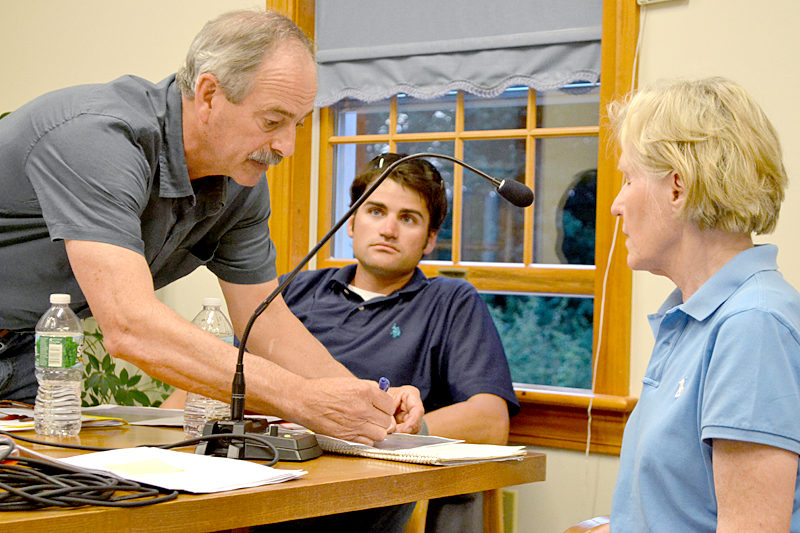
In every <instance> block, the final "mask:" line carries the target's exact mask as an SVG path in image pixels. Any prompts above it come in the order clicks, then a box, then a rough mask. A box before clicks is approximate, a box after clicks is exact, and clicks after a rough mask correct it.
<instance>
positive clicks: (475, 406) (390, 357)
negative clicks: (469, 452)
mask: <svg viewBox="0 0 800 533" xmlns="http://www.w3.org/2000/svg"><path fill="white" fill-rule="evenodd" d="M400 157H402V155H399V154H383V155H381V156H378V157H376V158H375V159H373V160H372V161H371V162H370V163H369V164H368V165H367V167H366V168H365V169H363V170H362V171H361V172H360V173H359V174H358V175H357V176H356V178H355V181H354V182H353V185H352V187H351V189H350V196H351V203H353V202H355V201H356V200H357V199H358V198H359V197H360V196H361V195H362V194H363V192H364V191H365V190H366V189H367V188H368V187H369V186H370V185H371V184H372V182H373V181H375V179H377V177H378V176H379V175H380V173H381V172H382V171H383V169H385V168H386V166H387V165H389V164H391V163H392V162H394V161H396V160H398V159H399V158H400ZM446 213H447V197H446V194H445V186H444V182H443V181H442V178H441V177H440V175H439V173H438V172H437V170H436V168H435V167H434V166H433V165H431V164H430V163H429V162H427V161H425V160H424V159H415V160H411V161H408V162H405V163H403V164H401V165H400V166H399V167H398V168H397V169H395V170H394V171H393V172H392V174H391V175H390V176H389V178H387V179H386V180H385V181H384V182H383V183H382V184H381V185H380V186H379V187H378V188H377V189H376V190H375V192H373V193H372V195H371V196H370V197H369V198H368V199H367V200H366V202H365V203H364V204H362V205H361V207H359V209H358V211H357V212H356V214H355V215H354V216H353V217H352V218H351V219H350V221H349V223H348V226H347V232H348V234H349V235H350V237H352V239H353V254H354V256H355V258H356V260H357V263H356V264H354V265H350V266H347V267H344V268H330V269H322V270H315V271H306V272H301V273H299V274H298V275H297V277H296V278H295V279H294V280H292V282H291V283H290V284H289V285H288V287H287V288H286V290H285V291H284V293H283V296H284V300H285V301H286V303H287V305H288V306H289V308H290V309H291V310H292V312H293V313H294V314H295V316H297V317H298V318H299V319H300V320H301V322H303V324H304V325H305V326H306V328H307V329H308V330H309V331H310V332H311V333H312V334H313V335H314V336H315V337H316V338H317V339H318V340H319V341H320V342H322V344H323V345H325V347H326V348H327V349H328V351H329V352H330V353H331V354H332V355H333V357H334V358H336V359H337V360H338V361H339V362H341V363H343V364H344V365H345V366H346V367H347V368H348V369H349V370H350V371H351V372H353V374H355V375H356V376H358V377H360V378H365V379H371V380H378V379H379V378H380V377H381V376H385V377H388V378H389V379H390V380H391V383H393V384H398V385H400V384H411V385H414V386H415V387H417V388H418V389H419V390H420V392H421V394H422V400H423V403H424V405H425V411H426V414H425V417H424V426H427V431H428V432H429V433H430V434H434V435H441V436H445V437H452V438H457V439H464V440H467V441H469V442H478V443H491V444H505V443H506V440H507V438H508V425H509V417H510V416H513V415H514V414H516V412H517V411H518V410H519V404H518V403H517V400H516V397H515V395H514V390H513V388H512V384H511V377H510V373H509V369H508V363H507V361H506V358H505V353H504V351H503V347H502V344H501V343H500V339H499V336H498V334H497V330H496V329H495V327H494V324H493V323H492V320H491V317H490V316H489V313H488V311H487V308H486V305H485V304H484V302H483V300H482V299H481V298H480V296H479V295H478V293H477V291H476V290H475V288H474V287H473V286H472V285H470V284H469V283H467V282H466V281H463V280H458V279H452V278H443V277H436V278H431V279H428V278H426V277H425V275H424V274H423V273H422V271H421V270H420V269H419V268H418V267H417V264H418V263H419V261H420V260H421V259H422V257H423V256H424V255H425V254H428V253H430V252H431V251H432V250H433V248H434V246H435V245H436V236H437V233H438V230H439V227H440V226H441V224H442V222H443V221H444V218H445V215H446ZM469 499H474V497H471V498H467V500H469ZM444 500H446V501H432V502H431V503H430V506H429V508H428V529H429V530H435V531H460V532H467V531H472V530H475V529H476V528H475V526H477V530H481V529H482V521H481V516H482V515H481V514H480V511H481V507H480V505H478V504H479V502H475V503H472V504H471V505H467V507H469V508H471V512H467V513H465V512H464V506H463V505H456V508H457V509H459V511H457V512H452V509H453V506H452V505H448V504H447V502H448V501H449V502H452V501H453V500H462V501H463V500H464V498H462V497H456V498H453V499H449V498H448V499H444Z"/></svg>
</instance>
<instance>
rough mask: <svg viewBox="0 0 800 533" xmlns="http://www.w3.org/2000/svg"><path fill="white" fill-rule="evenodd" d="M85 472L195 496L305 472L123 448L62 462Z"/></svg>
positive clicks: (145, 448)
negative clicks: (98, 472)
mask: <svg viewBox="0 0 800 533" xmlns="http://www.w3.org/2000/svg"><path fill="white" fill-rule="evenodd" d="M61 461H62V462H64V463H69V464H71V465H74V466H79V467H82V468H89V469H92V470H102V471H104V472H109V473H111V474H114V475H116V476H119V477H122V478H125V479H130V480H133V481H136V482H139V483H146V484H148V485H155V486H157V487H163V488H165V489H171V490H184V491H188V492H195V493H206V492H221V491H225V490H234V489H241V488H245V487H256V486H259V485H268V484H271V483H281V482H283V481H289V480H292V479H297V478H299V477H301V476H304V475H306V474H307V473H308V472H306V471H305V470H278V469H277V468H271V467H269V466H264V465H261V464H258V463H252V462H250V461H241V460H237V459H228V458H227V457H213V456H209V455H195V454H193V453H183V452H175V451H172V450H162V449H160V448H148V447H140V448H122V449H119V450H109V451H106V452H97V453H87V454H84V455H76V456H73V457H68V458H66V459H61Z"/></svg>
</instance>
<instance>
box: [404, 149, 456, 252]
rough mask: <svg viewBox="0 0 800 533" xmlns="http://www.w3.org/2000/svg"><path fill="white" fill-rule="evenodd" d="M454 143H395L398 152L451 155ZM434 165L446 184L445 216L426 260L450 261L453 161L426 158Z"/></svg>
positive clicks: (451, 246) (451, 247)
mask: <svg viewBox="0 0 800 533" xmlns="http://www.w3.org/2000/svg"><path fill="white" fill-rule="evenodd" d="M453 147H454V144H453V142H451V141H428V142H415V143H397V152H398V153H400V154H409V155H410V154H418V153H421V152H431V153H434V154H443V155H449V156H452V155H453ZM428 161H429V162H430V163H431V164H433V166H435V167H436V170H438V171H439V174H441V175H442V179H443V180H444V182H445V184H446V185H447V216H446V217H445V219H444V222H442V226H441V227H440V228H439V234H438V235H437V236H436V247H435V248H434V249H433V251H432V252H431V253H429V254H428V255H426V256H425V257H424V259H425V260H426V261H452V260H453V166H454V165H455V163H453V162H451V161H446V160H444V159H436V158H432V157H431V158H428Z"/></svg>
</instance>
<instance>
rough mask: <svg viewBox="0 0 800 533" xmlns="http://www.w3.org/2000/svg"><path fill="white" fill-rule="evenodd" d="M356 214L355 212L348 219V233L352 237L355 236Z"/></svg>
mask: <svg viewBox="0 0 800 533" xmlns="http://www.w3.org/2000/svg"><path fill="white" fill-rule="evenodd" d="M355 221H356V215H355V213H354V214H353V216H351V217H350V218H349V219H348V220H347V235H348V236H349V237H350V238H351V239H352V238H353V224H355Z"/></svg>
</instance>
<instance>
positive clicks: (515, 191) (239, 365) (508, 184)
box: [195, 152, 534, 460]
mask: <svg viewBox="0 0 800 533" xmlns="http://www.w3.org/2000/svg"><path fill="white" fill-rule="evenodd" d="M422 157H433V158H436V159H445V160H447V161H452V162H453V163H457V164H459V165H461V166H462V167H464V168H466V169H468V170H471V171H472V172H474V173H475V174H477V175H479V176H481V177H482V178H484V179H486V180H488V181H489V182H490V183H492V185H494V187H495V189H497V192H498V194H500V196H502V197H503V198H505V199H506V200H508V201H509V202H510V203H511V204H513V205H515V206H517V207H527V206H529V205H531V204H532V203H533V198H534V195H533V191H532V190H531V189H530V188H528V187H527V186H526V185H524V184H522V183H520V182H518V181H515V180H499V179H497V178H494V177H492V176H490V175H489V174H487V173H485V172H483V171H481V170H478V169H477V168H475V167H473V166H471V165H469V164H467V163H465V162H464V161H461V160H460V159H456V158H455V157H452V156H449V155H443V154H434V153H429V152H421V153H417V154H411V155H407V156H404V157H402V158H400V159H398V160H397V161H394V162H393V163H390V164H389V165H387V166H386V168H385V169H384V170H383V172H382V173H381V175H380V176H378V178H377V179H375V181H373V182H372V185H370V186H369V187H368V188H367V190H366V191H364V193H363V194H362V195H361V196H360V197H359V198H358V200H356V201H355V202H354V203H353V205H351V206H350V209H348V210H347V212H346V213H345V214H344V215H342V217H341V218H340V219H339V220H338V221H337V222H336V224H334V225H333V227H332V228H331V229H330V230H329V231H328V232H327V233H326V234H325V235H324V236H323V237H322V239H320V240H319V242H318V243H317V244H316V245H314V247H313V248H312V249H311V250H310V251H309V252H308V254H306V256H305V257H303V259H301V260H300V262H299V263H298V264H297V266H296V267H294V269H293V270H292V271H291V272H290V273H289V274H288V275H287V276H286V277H285V278H284V280H283V282H281V283H280V284H279V285H278V287H277V288H276V289H275V290H274V291H272V293H271V294H270V295H269V296H267V298H266V300H264V301H263V302H261V304H259V306H258V307H256V309H255V311H253V314H252V315H251V316H250V319H249V320H248V321H247V325H246V326H245V328H244V332H243V333H242V338H241V341H240V343H239V354H238V357H237V360H236V371H235V373H234V376H233V383H232V386H231V419H230V420H217V421H213V422H209V423H208V424H207V425H206V427H205V428H204V430H203V434H204V435H205V434H206V433H207V432H215V433H216V432H219V433H232V434H234V435H243V434H245V433H247V432H252V430H256V431H258V432H263V430H264V426H263V424H261V425H259V424H258V423H257V422H256V421H254V420H246V419H245V418H244V399H245V380H244V352H245V349H246V346H247V339H248V337H249V336H250V330H251V329H252V327H253V324H254V323H255V321H256V319H257V318H258V317H259V316H260V315H261V314H262V313H263V312H264V311H265V310H266V309H267V307H269V305H270V304H271V303H272V301H273V300H275V298H277V297H278V295H279V294H281V293H282V292H283V290H284V289H285V288H286V286H287V285H289V283H291V281H292V280H293V279H294V278H295V276H297V274H298V273H299V272H300V271H301V270H302V269H303V267H304V266H306V265H307V264H308V262H309V261H311V258H312V257H314V256H315V255H316V254H317V252H318V251H319V250H320V249H321V248H322V247H323V246H324V245H325V244H326V243H327V242H328V241H329V240H330V239H331V237H333V235H334V233H336V232H337V231H338V230H339V228H341V227H342V226H343V225H344V224H345V223H346V222H347V221H348V220H349V219H350V217H351V216H353V214H354V213H355V212H356V211H357V210H358V208H359V207H361V204H363V203H364V202H365V201H366V200H367V198H369V196H370V195H371V194H372V193H373V192H374V191H375V189H377V188H378V187H379V186H380V184H381V183H383V181H384V180H385V179H386V178H387V177H388V176H389V175H390V174H391V173H392V172H393V171H394V169H395V168H397V167H398V166H400V165H402V164H403V163H405V162H406V161H411V160H413V159H419V158H422ZM273 434H274V432H273ZM307 435H308V434H307ZM277 438H278V439H281V438H283V437H277ZM214 446H215V445H214V444H212V443H211V442H210V441H208V442H204V443H201V444H200V445H198V448H197V449H196V450H195V453H202V454H206V455H211V454H219V451H217V450H216V449H215V447H214ZM251 450H253V451H252V452H251ZM280 451H281V450H280V448H279V452H280ZM248 452H250V453H248ZM320 453H321V452H320ZM318 455H319V454H317V455H314V456H313V457H317V456H318ZM227 457H231V458H233V459H264V458H265V457H264V456H263V453H262V452H261V451H259V450H256V449H255V448H253V447H252V446H250V445H249V444H248V443H246V442H245V443H243V445H242V446H239V445H234V444H233V443H230V444H229V448H228V452H227ZM313 457H307V458H308V459H311V458H313ZM267 458H268V457H267ZM295 460H297V459H295ZM300 460H305V459H300Z"/></svg>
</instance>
